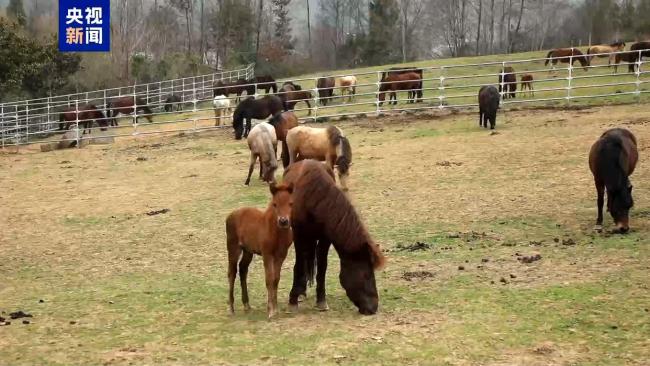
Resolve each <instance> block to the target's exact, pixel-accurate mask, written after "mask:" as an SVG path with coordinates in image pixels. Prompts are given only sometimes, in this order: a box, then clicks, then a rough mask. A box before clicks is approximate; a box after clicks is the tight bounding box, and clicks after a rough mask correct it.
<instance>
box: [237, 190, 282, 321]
mask: <svg viewBox="0 0 650 366" xmlns="http://www.w3.org/2000/svg"><path fill="white" fill-rule="evenodd" d="M269 189H270V191H271V195H272V198H271V202H269V205H268V206H267V208H266V211H262V210H259V209H257V208H252V207H244V208H240V209H238V210H236V211H233V212H232V213H231V214H230V215H228V218H227V219H226V243H227V248H228V285H229V292H228V307H229V309H230V313H231V314H234V312H235V307H234V302H235V296H234V287H235V279H236V277H237V261H239V277H240V278H239V280H240V281H241V289H242V303H243V304H244V309H245V310H246V311H248V310H250V304H249V300H248V266H249V265H250V263H251V261H252V260H253V255H254V254H257V255H261V256H262V261H263V262H264V275H265V278H266V292H267V305H266V311H267V316H268V317H269V318H272V317H273V316H275V315H276V314H277V308H278V283H279V282H280V272H281V271H282V263H284V260H285V259H286V258H287V253H288V252H289V247H290V246H291V242H292V241H293V235H292V230H291V206H292V202H293V199H292V194H293V186H292V185H279V186H276V185H275V184H271V186H270V187H269ZM242 253H243V255H242ZM240 256H241V260H239V257H240Z"/></svg>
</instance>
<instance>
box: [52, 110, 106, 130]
mask: <svg viewBox="0 0 650 366" xmlns="http://www.w3.org/2000/svg"><path fill="white" fill-rule="evenodd" d="M76 108H79V111H77V109H76ZM77 120H78V121H79V126H83V132H82V133H81V134H82V135H83V134H85V133H86V130H88V133H89V134H90V133H91V132H92V127H93V123H97V125H99V126H100V127H101V130H102V131H106V127H107V126H108V120H106V116H105V115H104V112H102V111H100V110H99V109H97V107H96V106H95V105H94V104H82V105H80V106H78V107H67V108H65V109H64V110H63V111H61V113H60V114H59V130H68V129H70V126H71V125H73V124H75V123H76V121H77ZM64 122H65V124H64Z"/></svg>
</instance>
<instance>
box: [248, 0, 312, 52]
mask: <svg viewBox="0 0 650 366" xmlns="http://www.w3.org/2000/svg"><path fill="white" fill-rule="evenodd" d="M260 1H261V0H260ZM257 35H258V37H259V31H258V33H257ZM307 47H309V60H310V61H312V60H313V59H314V54H313V50H312V47H311V14H310V12H309V0H307Z"/></svg>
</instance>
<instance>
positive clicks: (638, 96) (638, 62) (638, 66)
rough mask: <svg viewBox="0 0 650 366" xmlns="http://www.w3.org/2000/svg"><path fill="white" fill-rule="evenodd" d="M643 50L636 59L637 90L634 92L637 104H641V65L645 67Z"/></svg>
mask: <svg viewBox="0 0 650 366" xmlns="http://www.w3.org/2000/svg"><path fill="white" fill-rule="evenodd" d="M641 54H642V52H641V50H639V56H638V57H637V59H636V90H635V91H634V95H635V96H636V102H637V103H641V79H640V77H641V65H643V61H641Z"/></svg>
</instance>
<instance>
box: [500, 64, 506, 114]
mask: <svg viewBox="0 0 650 366" xmlns="http://www.w3.org/2000/svg"><path fill="white" fill-rule="evenodd" d="M505 71H506V63H505V62H502V63H501V71H499V97H500V98H501V101H502V102H503V101H504V98H503V96H504V95H507V93H506V84H505V82H504V81H505V78H506V73H505ZM503 103H504V104H505V102H503Z"/></svg>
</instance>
